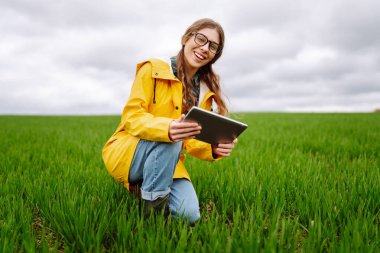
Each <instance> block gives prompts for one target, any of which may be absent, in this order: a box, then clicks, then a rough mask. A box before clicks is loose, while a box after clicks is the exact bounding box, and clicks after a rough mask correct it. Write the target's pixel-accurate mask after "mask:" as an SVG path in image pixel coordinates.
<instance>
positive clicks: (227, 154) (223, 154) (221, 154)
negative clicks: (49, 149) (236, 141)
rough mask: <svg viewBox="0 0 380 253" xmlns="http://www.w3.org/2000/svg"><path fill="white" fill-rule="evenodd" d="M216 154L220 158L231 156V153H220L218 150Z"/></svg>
mask: <svg viewBox="0 0 380 253" xmlns="http://www.w3.org/2000/svg"><path fill="white" fill-rule="evenodd" d="M214 153H215V154H217V155H220V156H230V154H231V153H230V152H220V151H218V150H215V152H214Z"/></svg>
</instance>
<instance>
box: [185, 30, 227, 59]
mask: <svg viewBox="0 0 380 253" xmlns="http://www.w3.org/2000/svg"><path fill="white" fill-rule="evenodd" d="M191 34H192V35H195V36H194V41H195V43H197V44H198V45H199V46H204V45H206V44H207V43H209V42H210V44H209V46H208V50H209V51H210V52H211V53H213V54H217V53H219V51H220V49H221V47H220V46H219V44H218V43H216V42H214V41H211V40H209V39H208V38H207V37H206V35H204V34H202V33H197V32H193V33H191Z"/></svg>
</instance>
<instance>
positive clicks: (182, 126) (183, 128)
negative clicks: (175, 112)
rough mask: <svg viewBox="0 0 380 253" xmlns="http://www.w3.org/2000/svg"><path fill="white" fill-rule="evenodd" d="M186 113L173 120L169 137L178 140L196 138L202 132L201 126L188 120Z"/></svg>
mask: <svg viewBox="0 0 380 253" xmlns="http://www.w3.org/2000/svg"><path fill="white" fill-rule="evenodd" d="M184 120H185V115H184V114H182V115H181V117H179V118H178V119H176V120H173V121H172V122H171V123H170V125H169V138H170V140H172V141H174V142H177V141H182V140H186V139H191V138H194V137H195V135H197V134H200V132H201V129H202V128H201V126H200V125H198V123H196V122H186V121H184Z"/></svg>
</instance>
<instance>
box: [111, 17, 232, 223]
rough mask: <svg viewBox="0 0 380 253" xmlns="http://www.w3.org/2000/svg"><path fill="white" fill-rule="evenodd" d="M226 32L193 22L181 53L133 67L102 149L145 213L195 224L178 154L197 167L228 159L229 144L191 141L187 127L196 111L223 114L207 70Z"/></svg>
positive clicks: (193, 129) (193, 199) (191, 193)
mask: <svg viewBox="0 0 380 253" xmlns="http://www.w3.org/2000/svg"><path fill="white" fill-rule="evenodd" d="M223 45H224V32H223V29H222V27H221V26H220V25H219V24H218V23H216V22H215V21H213V20H211V19H201V20H198V21H196V22H195V23H193V24H192V25H191V26H190V27H189V28H188V29H187V30H186V32H185V34H184V35H183V36H182V49H181V50H180V51H179V53H178V55H177V56H176V57H172V58H171V59H170V60H169V61H168V62H165V61H163V60H159V59H151V60H148V61H145V62H142V63H140V64H138V65H137V71H136V77H135V80H134V83H133V85H132V89H131V94H130V97H129V99H128V101H127V104H126V105H125V107H124V111H123V114H122V118H121V122H120V124H119V126H118V128H117V130H116V131H115V133H114V134H113V135H112V137H111V138H110V139H109V140H108V142H107V143H106V145H105V146H104V149H103V160H104V162H105V165H106V167H107V170H108V171H109V173H110V174H111V175H112V176H113V177H114V178H115V179H116V180H117V181H118V182H120V183H122V184H123V185H124V187H125V188H127V189H128V190H130V191H131V190H133V189H136V186H137V187H139V188H141V198H142V200H143V202H144V208H145V214H150V212H151V210H155V211H162V210H164V212H165V214H169V212H170V213H171V214H172V215H173V216H174V217H183V218H185V219H187V220H188V221H189V222H190V223H191V224H193V223H194V222H195V221H197V220H198V219H199V218H200V213H199V203H198V198H197V195H196V193H195V190H194V187H193V185H192V183H191V181H190V177H189V175H188V173H187V171H186V169H185V167H184V164H183V161H184V159H185V155H184V154H183V153H182V150H186V152H187V153H188V154H190V155H193V156H195V157H197V158H199V159H202V160H217V159H219V158H221V157H225V156H229V155H230V153H231V151H232V149H233V147H234V145H235V143H236V142H237V140H234V141H233V142H232V143H227V144H218V145H217V146H211V145H210V144H207V143H204V142H200V141H198V140H195V139H194V136H195V135H197V134H198V133H200V131H201V127H200V126H199V125H198V124H197V123H190V122H184V114H186V113H187V112H188V110H189V109H190V108H191V107H192V106H193V105H196V106H200V107H202V108H204V109H207V110H212V109H213V108H212V106H213V105H214V104H215V105H216V106H217V112H218V113H219V114H223V115H226V114H227V108H226V105H225V102H224V100H223V98H222V96H221V90H220V84H219V78H218V76H217V75H216V74H215V73H214V71H213V69H212V64H213V63H214V62H215V61H216V60H217V59H218V58H219V57H220V56H221V55H222V51H223Z"/></svg>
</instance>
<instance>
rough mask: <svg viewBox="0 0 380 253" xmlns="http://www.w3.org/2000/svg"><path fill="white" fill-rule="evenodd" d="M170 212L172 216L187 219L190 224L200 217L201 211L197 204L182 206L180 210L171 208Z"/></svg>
mask: <svg viewBox="0 0 380 253" xmlns="http://www.w3.org/2000/svg"><path fill="white" fill-rule="evenodd" d="M171 213H172V215H173V216H174V217H176V218H182V219H184V220H186V221H188V222H189V223H190V224H191V225H193V224H194V223H195V222H196V221H197V220H199V219H200V218H201V213H200V211H199V207H197V206H194V207H190V206H187V207H186V206H182V208H181V209H180V210H171Z"/></svg>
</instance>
